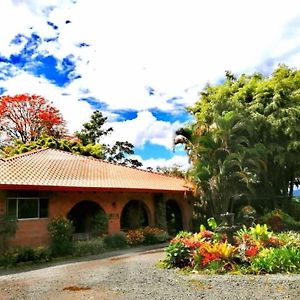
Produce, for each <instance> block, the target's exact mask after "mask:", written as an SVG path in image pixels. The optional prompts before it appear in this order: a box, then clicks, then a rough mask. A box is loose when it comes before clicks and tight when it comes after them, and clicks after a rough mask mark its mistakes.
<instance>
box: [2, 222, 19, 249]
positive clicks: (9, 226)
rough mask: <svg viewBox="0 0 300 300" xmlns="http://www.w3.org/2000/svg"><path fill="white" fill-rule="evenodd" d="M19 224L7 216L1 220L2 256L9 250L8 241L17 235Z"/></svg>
mask: <svg viewBox="0 0 300 300" xmlns="http://www.w3.org/2000/svg"><path fill="white" fill-rule="evenodd" d="M17 229H18V223H17V220H16V219H15V218H12V217H9V216H5V217H1V218H0V254H1V253H4V252H5V250H6V249H7V242H8V239H9V238H11V237H13V236H14V235H15V234H16V231H17Z"/></svg>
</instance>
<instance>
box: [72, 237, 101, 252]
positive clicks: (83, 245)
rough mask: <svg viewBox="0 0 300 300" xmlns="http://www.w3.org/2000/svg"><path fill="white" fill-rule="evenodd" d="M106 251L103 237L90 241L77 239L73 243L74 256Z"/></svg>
mask: <svg viewBox="0 0 300 300" xmlns="http://www.w3.org/2000/svg"><path fill="white" fill-rule="evenodd" d="M104 251H105V245H104V242H103V239H101V238H97V239H92V240H89V241H77V242H74V245H73V252H72V255H73V256H86V255H95V254H100V253H103V252H104Z"/></svg>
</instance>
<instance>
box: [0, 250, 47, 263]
mask: <svg viewBox="0 0 300 300" xmlns="http://www.w3.org/2000/svg"><path fill="white" fill-rule="evenodd" d="M50 260H51V251H50V249H49V248H47V247H38V248H35V249H34V248H31V247H20V248H16V249H12V250H10V251H8V252H6V253H5V254H3V255H0V266H2V267H10V266H16V265H18V264H20V263H28V262H30V263H41V262H47V261H50Z"/></svg>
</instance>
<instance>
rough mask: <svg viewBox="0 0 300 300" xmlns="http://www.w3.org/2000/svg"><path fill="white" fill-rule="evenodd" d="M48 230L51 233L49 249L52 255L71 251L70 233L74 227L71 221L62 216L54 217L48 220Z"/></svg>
mask: <svg viewBox="0 0 300 300" xmlns="http://www.w3.org/2000/svg"><path fill="white" fill-rule="evenodd" d="M48 230H49V232H50V235H51V238H52V240H51V250H52V254H53V255H54V256H60V255H67V254H71V253H72V246H73V243H72V234H73V232H74V227H73V224H72V221H70V220H68V219H65V218H63V217H56V218H53V219H51V220H50V222H49V224H48Z"/></svg>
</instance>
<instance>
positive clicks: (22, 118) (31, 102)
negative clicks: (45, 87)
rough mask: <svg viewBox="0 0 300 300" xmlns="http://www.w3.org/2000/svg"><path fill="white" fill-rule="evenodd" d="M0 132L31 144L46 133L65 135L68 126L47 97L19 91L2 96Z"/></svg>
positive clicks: (11, 138)
mask: <svg viewBox="0 0 300 300" xmlns="http://www.w3.org/2000/svg"><path fill="white" fill-rule="evenodd" d="M0 131H1V132H2V133H4V134H5V135H6V136H7V138H8V139H10V140H16V139H17V140H21V141H22V143H28V142H32V141H35V140H37V139H38V138H39V137H41V136H42V135H48V136H54V137H58V138H59V137H62V136H63V135H64V134H65V132H66V128H65V122H64V119H63V117H62V115H61V113H60V112H59V110H58V109H56V108H55V107H53V106H52V104H51V103H50V102H49V101H47V100H46V99H45V98H44V97H42V96H38V95H29V94H19V95H15V96H2V97H0Z"/></svg>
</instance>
